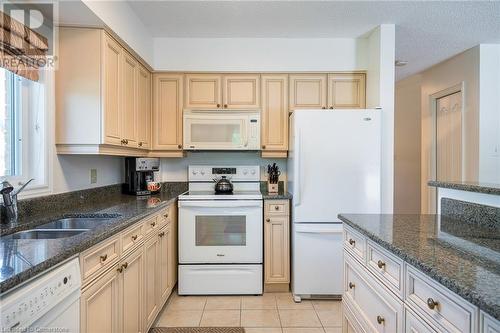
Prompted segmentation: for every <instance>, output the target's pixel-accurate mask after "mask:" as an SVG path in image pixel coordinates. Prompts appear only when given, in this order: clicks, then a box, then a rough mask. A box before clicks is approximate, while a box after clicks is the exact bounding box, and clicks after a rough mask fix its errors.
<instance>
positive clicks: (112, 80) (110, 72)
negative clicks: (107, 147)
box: [75, 34, 123, 145]
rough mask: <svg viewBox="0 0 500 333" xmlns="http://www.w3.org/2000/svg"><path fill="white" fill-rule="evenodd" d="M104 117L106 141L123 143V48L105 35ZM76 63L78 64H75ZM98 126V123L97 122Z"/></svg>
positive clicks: (103, 63)
mask: <svg viewBox="0 0 500 333" xmlns="http://www.w3.org/2000/svg"><path fill="white" fill-rule="evenodd" d="M103 43H104V45H103V62H102V66H103V81H104V82H103V85H102V87H103V89H104V91H103V93H102V96H103V101H104V102H103V104H104V105H103V109H104V110H103V111H104V112H103V117H104V142H105V143H109V144H116V145H119V144H121V140H123V138H122V113H121V106H122V103H121V102H122V100H121V96H122V91H121V84H120V82H121V80H122V74H121V69H122V66H121V64H122V52H123V50H122V48H121V46H120V45H119V44H118V43H117V42H116V41H115V40H114V39H112V38H111V37H110V36H108V35H107V34H104V36H103ZM75 65H76V64H75ZM96 126H97V124H96Z"/></svg>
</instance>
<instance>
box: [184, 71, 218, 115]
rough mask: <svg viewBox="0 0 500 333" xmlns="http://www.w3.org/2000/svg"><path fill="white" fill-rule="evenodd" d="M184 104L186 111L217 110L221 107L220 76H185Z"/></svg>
mask: <svg viewBox="0 0 500 333" xmlns="http://www.w3.org/2000/svg"><path fill="white" fill-rule="evenodd" d="M185 92H186V96H185V104H186V108H188V109H217V108H220V107H221V106H222V76H221V75H218V74H186V90H185Z"/></svg>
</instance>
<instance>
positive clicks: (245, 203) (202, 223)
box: [179, 200, 263, 264]
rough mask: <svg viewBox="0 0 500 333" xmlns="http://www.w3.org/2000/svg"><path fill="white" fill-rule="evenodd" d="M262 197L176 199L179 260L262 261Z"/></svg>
mask: <svg viewBox="0 0 500 333" xmlns="http://www.w3.org/2000/svg"><path fill="white" fill-rule="evenodd" d="M262 228H263V227H262V200H219V201H214V200H212V201H180V202H179V263H181V264H189V263H247V264H248V263H262Z"/></svg>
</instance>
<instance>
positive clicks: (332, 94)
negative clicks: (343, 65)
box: [328, 73, 366, 109]
mask: <svg viewBox="0 0 500 333" xmlns="http://www.w3.org/2000/svg"><path fill="white" fill-rule="evenodd" d="M365 77H366V76H365V74H363V73H357V74H356V73H354V74H350V73H338V74H328V108H330V109H363V108H364V107H365V86H366V79H365Z"/></svg>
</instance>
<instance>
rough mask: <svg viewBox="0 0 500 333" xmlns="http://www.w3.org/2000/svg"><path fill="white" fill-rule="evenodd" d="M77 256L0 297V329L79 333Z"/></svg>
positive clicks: (7, 330) (79, 283)
mask: <svg viewBox="0 0 500 333" xmlns="http://www.w3.org/2000/svg"><path fill="white" fill-rule="evenodd" d="M80 287H81V280H80V264H79V262H78V258H75V259H72V260H70V261H68V262H66V263H65V264H63V265H61V266H59V267H57V268H55V269H52V270H51V271H49V272H47V273H44V274H43V275H40V276H37V277H35V278H34V279H33V280H32V281H30V282H28V283H26V284H24V285H22V286H20V287H18V288H17V289H14V290H12V291H9V292H8V293H7V294H5V295H2V296H1V297H0V309H1V311H0V318H1V321H0V327H1V329H0V331H1V332H38V331H40V332H68V333H78V332H80Z"/></svg>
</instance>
